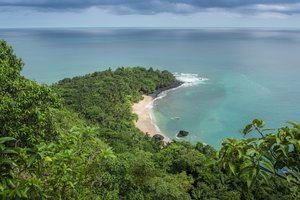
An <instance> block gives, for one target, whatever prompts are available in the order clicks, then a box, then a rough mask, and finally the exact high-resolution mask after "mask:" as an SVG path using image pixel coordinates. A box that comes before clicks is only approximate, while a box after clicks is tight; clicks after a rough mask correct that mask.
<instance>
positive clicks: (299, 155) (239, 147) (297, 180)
mask: <svg viewBox="0 0 300 200" xmlns="http://www.w3.org/2000/svg"><path fill="white" fill-rule="evenodd" d="M289 124H290V125H292V127H282V128H280V129H278V131H277V133H276V134H273V133H270V131H271V130H272V129H265V128H264V126H265V122H263V121H262V120H258V119H255V120H253V122H252V123H251V124H249V125H247V126H246V127H245V129H244V131H243V133H244V134H245V135H247V134H249V133H250V132H251V131H252V130H255V131H256V132H258V133H259V135H260V137H258V138H250V139H225V140H224V141H223V143H222V148H221V150H220V152H219V158H220V162H221V164H222V165H223V167H224V168H226V167H228V168H229V169H230V171H231V172H232V174H234V175H235V176H238V177H240V178H241V179H242V180H244V182H245V183H246V184H247V187H248V188H249V189H251V188H253V187H254V185H255V184H257V182H258V181H262V183H264V184H269V185H270V176H276V177H279V178H281V179H284V180H286V181H287V182H289V183H290V184H291V185H294V186H295V187H299V186H300V168H299V167H300V143H299V141H300V125H299V124H297V123H295V122H289ZM291 187H292V186H291ZM298 192H299V191H298Z"/></svg>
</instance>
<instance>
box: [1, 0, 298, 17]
mask: <svg viewBox="0 0 300 200" xmlns="http://www.w3.org/2000/svg"><path fill="white" fill-rule="evenodd" d="M0 7H2V8H5V7H9V8H10V9H11V8H13V7H27V8H32V9H37V10H39V11H52V12H53V11H57V12H62V11H78V10H82V9H88V8H92V7H98V8H102V9H106V10H109V11H111V12H113V13H114V14H120V15H128V14H140V15H153V14H157V13H173V14H191V13H197V12H207V11H214V10H222V11H228V12H237V13H244V14H247V13H248V14H249V13H260V12H273V13H279V14H286V15H289V14H298V13H300V1H299V0H251V1H248V0H214V1H212V0H147V1H142V0H0Z"/></svg>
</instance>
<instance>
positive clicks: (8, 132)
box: [0, 41, 59, 146]
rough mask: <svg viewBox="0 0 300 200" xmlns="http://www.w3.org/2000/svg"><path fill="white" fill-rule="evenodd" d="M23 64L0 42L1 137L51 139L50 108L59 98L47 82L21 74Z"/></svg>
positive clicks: (25, 141) (24, 140) (26, 141)
mask: <svg viewBox="0 0 300 200" xmlns="http://www.w3.org/2000/svg"><path fill="white" fill-rule="evenodd" d="M22 66H23V63H22V61H21V60H20V59H18V58H17V57H16V56H15V55H14V54H13V50H12V48H11V47H8V46H7V45H6V43H5V42H4V41H0V85H1V87H0V97H1V98H0V136H2V137H3V136H11V137H14V138H16V145H23V146H24V145H28V144H31V143H34V142H37V141H38V140H39V139H49V138H51V137H53V136H54V135H55V131H53V126H52V121H51V115H50V112H49V110H50V108H51V107H58V106H59V103H58V98H57V96H56V95H55V94H54V93H53V92H52V90H51V89H50V88H49V87H48V86H46V85H41V86H40V85H38V84H37V83H35V82H34V81H30V80H27V79H25V78H24V77H22V76H21V75H20V71H21V69H22Z"/></svg>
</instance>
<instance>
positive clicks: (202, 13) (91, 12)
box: [0, 0, 300, 28]
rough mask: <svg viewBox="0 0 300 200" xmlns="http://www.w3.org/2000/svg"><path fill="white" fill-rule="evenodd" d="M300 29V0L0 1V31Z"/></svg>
mask: <svg viewBox="0 0 300 200" xmlns="http://www.w3.org/2000/svg"><path fill="white" fill-rule="evenodd" d="M29 27H37V28H39V27H267V28H268V27H275V28H278V27H282V28H300V0H0V28H29Z"/></svg>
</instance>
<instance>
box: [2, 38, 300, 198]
mask: <svg viewBox="0 0 300 200" xmlns="http://www.w3.org/2000/svg"><path fill="white" fill-rule="evenodd" d="M22 68H23V63H22V61H21V59H19V58H17V57H16V55H15V54H14V53H13V50H12V48H11V47H10V46H8V45H7V44H6V42H5V41H0V159H1V160H0V178H1V180H0V197H1V198H2V199H139V200H140V199H155V200H157V199H164V200H165V199H170V200H171V199H172V200H174V199H180V200H181V199H210V200H213V199H228V200H232V199H264V200H265V199H270V200H271V199H272V200H274V199H275V200H276V199H281V200H282V199H299V177H300V176H299V162H300V158H299V155H300V152H299V150H300V148H299V145H300V137H299V135H300V126H299V125H298V124H297V123H294V122H291V124H292V127H283V128H281V129H279V130H278V131H277V133H276V134H272V133H269V134H266V133H265V131H270V130H269V129H264V123H263V122H262V121H260V120H254V121H253V123H251V124H249V125H248V126H247V127H246V129H245V130H244V133H245V134H248V133H249V132H250V131H252V130H256V131H258V132H259V133H261V135H260V136H261V137H258V138H254V139H247V140H246V139H245V140H244V139H240V140H238V139H235V140H233V139H226V140H224V142H223V145H222V148H221V150H220V151H219V152H218V151H216V150H215V149H213V148H212V147H210V146H208V145H203V144H202V143H200V142H198V143H197V144H196V145H193V144H191V143H188V142H175V141H173V142H171V143H169V144H166V145H164V144H163V143H162V142H161V141H159V140H158V141H157V140H155V139H152V138H149V137H148V136H147V135H145V134H144V133H142V132H141V131H140V130H138V129H137V128H136V127H135V126H134V123H133V120H135V119H136V117H137V116H136V115H134V114H133V113H132V112H131V106H132V104H133V102H137V101H139V100H141V99H142V94H148V93H151V92H153V91H155V90H157V89H159V88H162V87H165V86H169V85H171V84H173V83H174V82H175V81H176V80H175V77H174V76H173V75H172V74H171V73H170V72H168V71H159V70H153V69H152V68H150V69H145V68H142V67H132V68H118V69H116V70H114V71H113V70H111V69H108V70H106V71H103V72H95V73H93V74H88V75H85V76H80V77H74V78H72V79H69V78H68V79H64V80H61V81H59V82H58V83H55V84H53V85H52V86H48V85H40V84H38V83H36V82H34V81H31V80H28V79H26V78H25V77H23V76H21V75H20V72H21V70H22ZM273 132H275V131H274V130H273Z"/></svg>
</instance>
